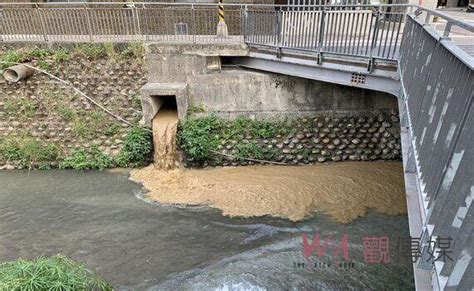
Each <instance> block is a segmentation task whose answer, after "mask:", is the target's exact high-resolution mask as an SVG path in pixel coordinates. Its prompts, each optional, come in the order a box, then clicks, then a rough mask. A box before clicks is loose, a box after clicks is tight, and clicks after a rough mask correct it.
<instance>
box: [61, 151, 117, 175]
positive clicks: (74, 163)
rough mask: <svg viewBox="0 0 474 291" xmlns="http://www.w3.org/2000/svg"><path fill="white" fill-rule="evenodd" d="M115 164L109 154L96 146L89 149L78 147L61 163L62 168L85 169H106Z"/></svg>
mask: <svg viewBox="0 0 474 291" xmlns="http://www.w3.org/2000/svg"><path fill="white" fill-rule="evenodd" d="M112 164H113V159H112V157H110V156H109V155H107V154H105V153H103V152H101V151H100V150H99V149H98V148H97V147H96V146H93V147H91V148H90V149H89V150H86V149H82V148H76V149H74V150H73V151H72V152H71V154H70V155H69V156H67V157H65V158H64V160H62V161H61V162H60V163H59V168H60V169H74V170H78V171H83V170H93V169H98V170H104V169H106V168H108V167H110V166H111V165H112Z"/></svg>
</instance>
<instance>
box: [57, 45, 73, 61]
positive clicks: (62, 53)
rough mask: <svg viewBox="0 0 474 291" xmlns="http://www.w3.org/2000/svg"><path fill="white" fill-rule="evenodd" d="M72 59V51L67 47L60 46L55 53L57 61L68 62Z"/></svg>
mask: <svg viewBox="0 0 474 291" xmlns="http://www.w3.org/2000/svg"><path fill="white" fill-rule="evenodd" d="M70 59H71V52H70V50H69V49H67V48H59V49H58V50H57V51H56V53H55V54H54V61H55V62H56V63H61V62H66V61H69V60H70Z"/></svg>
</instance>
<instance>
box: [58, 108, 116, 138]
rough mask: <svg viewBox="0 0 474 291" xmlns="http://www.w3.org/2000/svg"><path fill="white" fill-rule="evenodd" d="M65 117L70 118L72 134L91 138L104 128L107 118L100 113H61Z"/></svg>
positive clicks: (79, 111)
mask: <svg viewBox="0 0 474 291" xmlns="http://www.w3.org/2000/svg"><path fill="white" fill-rule="evenodd" d="M63 114H65V116H66V117H68V116H70V117H71V119H70V120H71V122H72V132H73V134H74V135H75V136H76V137H82V138H92V137H95V136H97V134H98V133H99V132H100V131H101V130H102V129H104V128H106V127H107V126H108V125H107V122H105V121H106V120H107V118H108V116H107V115H106V114H105V113H104V112H102V111H86V110H72V112H68V111H67V110H66V111H63Z"/></svg>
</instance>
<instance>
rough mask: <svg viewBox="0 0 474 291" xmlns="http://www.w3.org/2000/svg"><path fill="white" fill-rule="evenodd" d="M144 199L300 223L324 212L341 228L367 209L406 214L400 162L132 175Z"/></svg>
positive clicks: (139, 172) (149, 169)
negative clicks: (279, 218) (144, 190)
mask: <svg viewBox="0 0 474 291" xmlns="http://www.w3.org/2000/svg"><path fill="white" fill-rule="evenodd" d="M131 179H132V180H134V181H136V182H141V183H143V185H144V186H145V188H147V189H148V190H149V191H150V192H149V193H148V197H149V198H151V199H153V200H156V201H158V202H161V203H170V204H185V205H209V206H211V207H215V208H218V209H221V210H222V211H223V214H224V215H229V216H244V217H250V216H264V215H270V216H276V217H282V218H288V219H290V220H292V221H299V220H302V219H304V218H307V217H309V216H311V215H312V214H314V213H316V212H324V213H326V214H328V215H330V216H331V217H333V218H334V219H336V220H337V221H339V222H342V223H348V222H351V221H352V220H354V219H356V218H357V217H360V216H363V215H364V214H365V213H366V211H367V209H369V208H371V209H375V210H377V211H379V212H381V213H385V214H390V215H397V214H404V213H406V201H405V193H404V182H403V170H402V164H401V163H400V162H353V163H335V164H329V165H314V166H288V167H281V166H248V167H229V168H214V169H207V170H182V169H175V170H172V171H169V172H165V171H159V170H156V169H155V167H153V165H151V166H149V167H146V168H144V169H141V170H133V171H132V173H131Z"/></svg>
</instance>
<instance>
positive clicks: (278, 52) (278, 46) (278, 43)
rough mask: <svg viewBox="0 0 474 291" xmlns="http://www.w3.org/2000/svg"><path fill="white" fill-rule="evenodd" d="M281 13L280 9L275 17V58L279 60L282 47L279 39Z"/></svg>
mask: <svg viewBox="0 0 474 291" xmlns="http://www.w3.org/2000/svg"><path fill="white" fill-rule="evenodd" d="M281 21H282V12H281V9H280V10H279V11H277V17H276V22H277V23H276V31H275V33H276V34H277V43H276V55H277V58H281V47H282V43H281V42H282V39H281V34H282V30H281V27H282V23H281Z"/></svg>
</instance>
